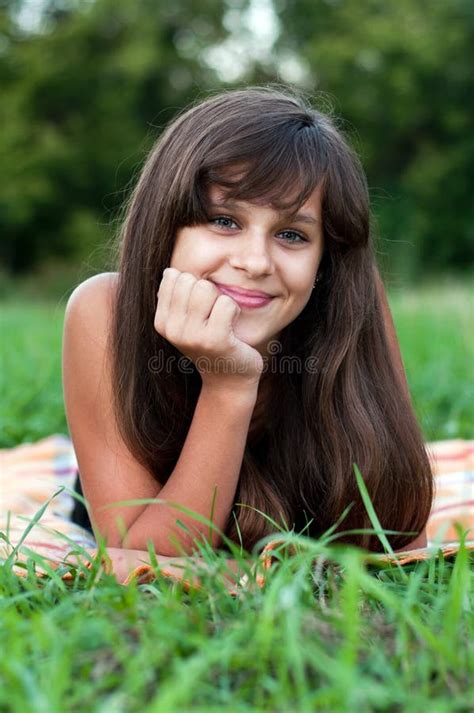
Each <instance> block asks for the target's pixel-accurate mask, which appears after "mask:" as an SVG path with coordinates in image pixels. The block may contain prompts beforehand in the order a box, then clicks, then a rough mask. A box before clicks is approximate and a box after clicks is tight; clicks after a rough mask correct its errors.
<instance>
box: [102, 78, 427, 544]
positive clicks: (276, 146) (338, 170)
mask: <svg viewBox="0 0 474 713" xmlns="http://www.w3.org/2000/svg"><path fill="white" fill-rule="evenodd" d="M237 169H238V170H237ZM237 177H238V180H237ZM210 183H215V184H218V185H219V186H221V187H222V188H224V189H225V190H226V192H228V195H229V196H231V197H233V198H236V199H241V200H250V199H251V200H259V199H262V200H265V201H266V202H268V203H272V205H274V206H277V207H284V208H293V207H294V208H298V207H299V206H300V205H301V204H302V203H304V202H305V200H307V199H308V197H309V196H310V194H311V193H312V191H313V190H314V188H315V187H316V186H317V185H319V184H321V185H322V187H323V203H322V207H323V230H324V244H325V247H324V254H323V258H322V261H321V265H320V270H321V274H322V279H321V281H319V282H318V283H317V286H316V288H315V289H314V290H313V291H312V296H311V298H310V299H309V302H308V303H307V305H306V306H305V308H304V309H303V311H302V312H301V314H300V315H299V316H298V317H297V318H296V319H295V320H294V321H293V322H292V323H291V324H289V325H288V326H287V327H286V328H285V329H284V330H283V332H282V334H281V335H280V344H281V348H282V351H281V353H280V357H282V356H283V355H290V356H291V355H295V356H299V357H300V358H301V360H305V359H307V358H308V357H312V358H313V361H312V364H317V365H318V366H319V368H317V369H311V370H307V369H303V370H295V369H287V370H280V373H278V374H274V375H273V376H272V392H271V399H272V402H273V404H278V408H274V407H272V404H271V405H270V407H269V409H268V416H267V423H266V433H265V434H264V436H263V437H262V439H261V440H260V442H259V443H258V444H252V443H251V442H247V445H246V449H245V453H244V459H243V463H242V469H241V474H240V479H239V485H238V489H237V493H236V497H235V503H239V502H242V503H245V504H247V505H249V506H251V507H250V508H249V507H238V506H236V507H235V511H234V513H235V517H234V516H233V514H232V513H231V514H230V516H229V520H228V525H227V529H226V534H227V535H228V536H229V537H230V538H231V539H233V540H234V541H235V542H237V543H238V542H239V541H240V536H239V533H238V529H239V530H240V533H241V536H242V541H243V545H244V546H245V547H246V548H247V549H251V548H252V547H253V545H254V544H255V543H256V542H257V540H258V539H259V538H260V537H262V536H264V535H266V534H269V533H270V532H272V531H274V530H275V528H274V527H273V526H272V525H271V524H270V523H269V522H268V521H267V519H265V518H264V517H262V515H260V514H258V513H257V512H255V510H254V509H252V508H256V509H258V510H260V511H262V512H264V513H266V514H267V515H269V516H270V517H272V518H273V519H274V520H276V521H277V522H281V518H283V521H285V522H286V523H287V524H288V525H289V527H292V526H295V528H296V530H297V531H299V530H301V529H302V528H303V527H304V526H305V525H306V522H307V521H308V520H311V524H310V526H309V527H308V528H307V529H306V530H305V534H310V535H312V536H314V537H317V536H318V535H321V534H322V533H323V532H324V531H325V530H327V529H328V528H329V527H330V526H331V525H333V524H334V523H335V522H336V520H337V519H338V518H339V517H340V516H341V514H342V512H343V511H344V509H345V508H346V507H347V505H349V504H350V503H351V502H352V503H353V506H352V508H351V509H350V511H349V513H348V515H347V517H346V518H345V520H344V521H343V523H342V524H341V525H340V526H339V528H338V531H342V530H344V531H346V530H348V529H351V528H364V527H371V525H370V521H369V518H368V516H367V514H366V510H365V507H364V505H363V502H362V499H361V497H360V495H359V491H358V488H357V484H356V478H355V474H354V468H353V464H354V463H356V464H357V465H358V467H359V469H360V471H361V473H362V474H363V477H364V480H365V483H366V485H367V489H368V492H369V494H370V497H371V499H372V502H373V504H374V507H375V510H376V513H377V515H378V517H379V520H380V522H381V524H382V527H383V528H384V529H389V530H398V531H415V532H420V531H421V530H422V529H423V527H424V526H425V524H426V521H427V519H428V516H429V513H430V509H431V504H432V498H433V477H432V473H431V470H430V464H429V461H428V458H427V454H426V451H425V446H424V442H423V437H422V434H421V431H420V428H419V426H418V424H417V421H416V417H415V415H414V413H413V409H412V406H411V403H410V400H409V396H408V395H407V393H406V392H405V390H404V388H403V385H402V384H401V382H400V377H399V375H398V374H397V370H396V368H395V366H394V363H393V360H392V356H391V353H390V348H389V345H388V342H387V338H386V332H385V326H384V319H383V313H382V307H381V302H380V298H379V296H378V293H377V289H376V264H375V258H374V251H373V246H372V238H371V234H370V228H369V218H370V214H369V199H368V190H367V184H366V179H365V175H364V172H363V170H362V167H361V165H360V162H359V160H358V158H357V156H356V155H355V154H354V152H353V151H352V150H351V148H350V147H349V145H348V143H347V142H346V140H345V139H344V137H343V135H342V134H341V132H340V131H339V130H338V129H337V128H336V126H335V124H334V122H333V121H332V120H331V119H330V118H329V117H328V116H326V115H325V114H323V113H321V112H319V111H317V110H315V109H314V108H312V107H311V106H310V105H309V104H308V103H307V102H306V101H305V100H303V99H302V98H301V97H300V96H298V95H295V94H294V93H293V92H291V91H288V90H283V91H282V90H281V89H275V88H273V87H268V88H266V87H264V88H258V87H257V88H248V89H242V90H235V91H227V92H224V93H220V94H218V95H215V96H212V97H210V98H208V99H207V100H205V101H203V102H201V103H199V104H197V105H195V106H193V107H191V108H189V109H188V110H186V111H185V112H183V113H182V114H181V115H180V116H179V117H178V118H176V119H175V120H174V121H173V122H172V123H171V124H170V125H169V126H168V128H167V129H166V130H165V132H164V133H163V135H162V136H161V137H160V138H159V139H158V141H157V142H156V144H155V146H154V148H153V150H152V151H151V153H150V155H149V157H148V159H147V161H146V163H145V165H144V168H143V170H142V172H141V175H140V178H139V180H138V183H137V185H136V187H135V190H134V191H133V194H132V196H131V198H130V201H129V203H128V206H127V213H126V217H125V220H124V222H123V226H122V230H121V233H120V236H119V241H120V242H119V250H120V254H119V264H118V271H119V282H118V291H117V300H116V309H115V313H114V321H113V329H112V333H111V338H112V343H111V348H112V354H113V369H114V384H115V385H116V389H115V392H114V393H115V413H116V419H117V423H118V425H119V428H120V431H121V434H122V437H123V438H124V440H125V442H126V443H127V445H128V447H129V448H130V450H131V452H132V453H133V454H134V455H135V457H136V458H137V460H139V461H140V462H141V463H142V464H143V465H144V466H145V467H146V468H147V469H148V470H149V471H150V472H151V473H153V474H154V476H155V477H156V479H157V480H158V481H159V482H160V483H165V482H166V480H167V478H168V477H169V475H170V473H171V472H172V470H173V468H174V466H175V465H176V462H177V460H178V457H179V454H180V452H181V449H182V446H183V443H184V440H185V438H186V435H187V432H188V429H189V426H190V424H191V421H192V418H193V414H194V409H195V405H196V401H197V398H198V395H199V390H200V386H201V378H200V376H199V373H198V372H197V370H196V369H195V368H194V369H189V370H188V371H189V372H190V373H184V371H183V370H179V369H178V368H171V369H170V370H167V371H166V372H165V373H163V372H162V371H158V372H157V371H156V370H154V369H153V368H151V366H150V365H151V364H153V359H155V360H156V357H157V355H158V354H160V353H161V355H162V357H163V359H162V363H167V364H168V363H171V362H172V361H173V360H170V359H169V357H171V356H174V357H175V361H174V362H173V363H174V364H176V363H177V360H178V359H179V358H180V357H181V358H183V356H182V354H181V353H180V352H179V351H178V350H177V349H176V348H175V347H174V346H173V345H172V344H170V343H169V342H168V341H167V340H166V339H164V338H163V337H162V336H161V335H160V334H158V333H157V332H156V330H155V329H154V326H153V322H154V314H155V310H156V293H157V291H158V288H159V285H160V281H161V277H162V273H163V270H164V268H165V267H167V266H168V265H169V264H170V260H171V254H172V250H173V245H174V240H175V235H176V231H177V230H178V228H180V227H182V226H186V225H193V224H199V223H201V222H204V221H205V220H206V196H207V189H208V186H209V184H210ZM290 199H291V200H290ZM189 363H191V362H189ZM235 520H237V523H238V528H237V526H236V522H235ZM412 539H413V536H410V535H408V536H407V535H392V536H389V541H390V542H391V545H392V547H393V548H395V549H397V548H401V547H403V546H404V545H406V544H408V543H409V542H410V541H411V540H412ZM340 541H343V542H352V543H355V544H358V545H360V546H362V547H365V548H367V549H369V550H373V551H377V550H380V549H381V544H380V541H379V539H378V537H377V536H376V535H367V534H358V535H351V536H344V537H342V538H341V540H340Z"/></svg>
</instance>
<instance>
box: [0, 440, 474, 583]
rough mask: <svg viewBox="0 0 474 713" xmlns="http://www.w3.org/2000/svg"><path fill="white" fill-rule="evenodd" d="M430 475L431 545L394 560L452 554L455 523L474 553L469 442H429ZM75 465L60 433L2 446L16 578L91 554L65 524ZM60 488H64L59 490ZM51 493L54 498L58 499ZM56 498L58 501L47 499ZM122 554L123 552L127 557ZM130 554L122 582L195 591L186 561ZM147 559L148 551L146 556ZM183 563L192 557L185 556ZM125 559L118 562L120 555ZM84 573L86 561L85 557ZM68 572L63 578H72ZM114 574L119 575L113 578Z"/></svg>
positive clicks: (267, 555) (1, 476)
mask: <svg viewBox="0 0 474 713" xmlns="http://www.w3.org/2000/svg"><path fill="white" fill-rule="evenodd" d="M427 452H428V455H429V457H430V461H431V464H432V468H433V472H434V474H435V479H436V495H435V500H434V503H433V508H432V512H431V516H430V518H429V521H428V523H427V534H428V547H426V548H420V549H418V550H412V551H410V552H404V553H401V554H399V555H397V556H396V559H397V560H398V561H399V562H401V563H402V564H406V563H408V562H413V561H416V560H422V559H427V558H429V557H431V556H432V555H433V553H435V554H436V553H439V551H440V550H441V551H442V552H443V554H444V556H445V557H448V556H452V555H454V554H455V553H456V552H457V550H458V549H459V536H458V532H457V530H456V528H455V523H459V524H460V526H461V528H462V531H466V530H469V529H470V532H468V535H467V540H466V546H467V547H468V548H469V549H474V539H472V538H473V531H474V441H466V440H460V439H456V440H450V441H437V442H431V443H428V444H427ZM76 472H77V461H76V457H75V454H74V449H73V446H72V443H71V440H70V439H69V438H68V437H66V436H63V435H58V434H55V435H52V436H48V437H47V438H43V439H42V440H40V441H38V442H36V443H26V444H22V445H19V446H16V447H14V448H9V449H0V492H1V496H2V498H1V507H0V531H1V532H3V533H4V535H5V537H6V541H5V540H2V541H1V543H0V561H2V560H3V561H5V560H6V558H7V557H8V556H9V554H10V553H11V552H12V550H13V548H14V547H15V546H17V545H18V544H19V543H20V542H21V545H20V547H19V548H18V551H17V552H16V554H15V562H16V564H14V565H13V568H14V571H15V572H16V573H17V574H19V575H20V576H21V575H24V574H25V569H24V567H22V565H21V563H24V562H26V560H27V559H28V557H29V553H30V552H31V551H32V552H34V553H36V554H37V555H40V556H41V557H44V559H45V560H46V562H47V564H48V566H49V567H51V568H53V569H55V568H57V567H58V566H59V565H63V564H67V563H71V561H72V560H71V559H70V558H69V559H68V556H69V554H70V553H71V550H73V549H74V548H78V547H80V548H83V549H84V550H85V551H86V552H89V553H91V554H92V555H93V554H94V552H95V549H96V542H95V541H94V539H93V538H92V537H91V535H90V534H89V533H88V532H87V531H86V530H84V529H83V528H81V527H79V526H78V525H76V524H74V523H72V522H71V521H70V515H71V512H72V508H73V498H72V496H71V495H70V493H69V492H68V490H69V491H72V490H73V487H74V480H75V475H76ZM61 486H64V487H65V489H64V490H62V491H61V492H58V491H60V490H61ZM55 493H56V495H55ZM53 495H55V497H52V496H53ZM49 498H52V500H51V501H50V503H49V504H48V506H47V507H46V509H45V511H44V513H43V514H42V516H41V518H40V519H39V521H38V522H37V523H36V524H35V525H34V526H33V527H32V528H31V530H30V531H29V532H28V533H27V534H26V536H25V531H26V529H27V527H28V526H29V524H30V523H31V521H32V519H33V518H34V517H35V515H37V513H38V511H39V510H40V508H41V507H42V506H43V505H44V504H45V503H46V502H47V501H48V499H49ZM278 542H279V540H278V538H275V540H273V541H272V542H270V543H269V544H267V545H266V547H265V548H264V549H263V551H262V553H261V555H260V559H261V564H262V567H263V570H264V571H265V570H266V569H268V567H269V566H271V564H272V561H273V557H272V551H273V550H274V549H275V548H276V547H277V545H278ZM126 552H127V551H125V553H126ZM140 554H141V553H135V554H134V556H133V557H132V556H130V558H129V565H128V569H127V571H126V573H125V575H124V574H123V572H122V573H121V575H120V581H121V582H122V583H123V584H127V583H128V582H130V581H131V580H132V579H136V580H137V581H138V582H139V583H142V582H149V581H151V580H153V579H154V578H155V577H156V576H157V574H159V575H162V576H165V577H171V578H173V579H175V580H180V581H181V583H182V585H183V586H184V587H185V588H191V587H199V586H200V585H199V580H197V579H195V578H192V577H191V578H190V577H188V576H187V574H185V565H186V562H185V560H186V558H170V557H161V556H158V557H157V559H158V564H159V573H157V572H156V571H155V570H154V569H153V568H152V567H151V566H150V565H149V564H146V563H145V560H143V561H142V560H141V559H140V557H139V555H140ZM144 554H145V553H144ZM374 558H375V559H377V558H378V559H379V560H380V562H386V561H387V560H393V557H390V556H389V555H371V556H370V559H371V561H373V560H374ZM187 559H188V560H189V559H190V558H187ZM121 560H123V557H121ZM81 561H82V563H83V564H84V566H85V567H86V568H88V567H90V566H91V561H90V559H84V558H82V560H81ZM102 565H103V570H104V571H105V572H109V573H111V572H114V573H117V572H116V570H118V568H119V565H118V560H117V559H116V560H115V561H114V560H113V559H110V558H105V559H104V560H103V562H102ZM36 573H37V574H38V576H45V575H46V573H47V569H44V568H42V567H41V565H38V566H37V567H36ZM72 576H73V575H72V574H71V573H70V572H66V573H65V574H63V578H64V579H71V578H72ZM117 576H118V575H117ZM256 581H257V584H259V585H260V586H262V585H263V584H264V576H263V575H262V574H258V575H257V577H256ZM247 582H248V579H247V578H246V577H244V578H242V579H241V580H240V581H239V583H238V584H237V585H236V584H235V583H234V584H233V585H231V584H228V585H226V586H227V588H228V590H229V591H230V592H231V593H232V594H237V593H238V591H241V588H242V586H244V585H245V584H246V583H247Z"/></svg>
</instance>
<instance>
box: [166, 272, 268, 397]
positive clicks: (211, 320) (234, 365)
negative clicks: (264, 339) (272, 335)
mask: <svg viewBox="0 0 474 713" xmlns="http://www.w3.org/2000/svg"><path fill="white" fill-rule="evenodd" d="M240 312H241V308H240V306H239V305H238V304H237V302H235V301H234V300H233V299H232V297H229V296H228V295H223V294H221V293H220V291H219V289H218V288H217V287H216V285H214V284H213V283H212V282H210V281H209V280H204V279H197V278H196V277H194V275H192V274H191V273H189V272H181V271H180V270H177V269H176V268H174V267H167V268H166V269H165V270H164V272H163V279H162V281H161V284H160V288H159V290H158V304H157V308H156V314H155V321H154V327H155V329H156V331H157V332H158V333H159V334H161V335H162V336H163V337H164V338H165V339H167V340H168V341H169V342H171V344H173V345H174V346H175V347H176V348H177V349H179V351H180V352H182V353H183V354H184V355H185V356H186V357H188V358H189V359H191V361H192V362H193V363H194V364H195V366H196V368H197V370H198V371H199V373H200V374H201V378H202V381H203V384H204V383H212V384H213V385H214V384H218V385H219V386H239V385H244V384H245V383H249V382H250V383H258V381H259V379H260V376H261V375H262V372H263V368H264V363H263V358H262V356H261V354H260V353H259V352H258V351H257V350H256V349H254V348H253V347H251V346H250V345H249V344H246V343H245V342H243V341H241V340H240V339H238V338H237V337H236V336H235V334H234V329H233V325H234V323H235V320H236V319H237V318H238V316H239V314H240Z"/></svg>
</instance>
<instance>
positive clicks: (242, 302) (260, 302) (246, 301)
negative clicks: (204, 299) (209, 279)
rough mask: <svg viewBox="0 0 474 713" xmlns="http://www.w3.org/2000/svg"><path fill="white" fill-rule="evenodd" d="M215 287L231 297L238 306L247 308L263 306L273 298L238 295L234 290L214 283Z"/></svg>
mask: <svg viewBox="0 0 474 713" xmlns="http://www.w3.org/2000/svg"><path fill="white" fill-rule="evenodd" d="M216 287H217V288H218V289H219V292H221V293H222V294H223V295H228V297H232V299H233V300H235V302H237V304H238V305H239V307H245V308H249V309H255V308H257V307H265V306H266V305H268V304H270V302H271V301H272V299H273V297H244V296H243V295H238V294H236V293H235V292H232V291H231V290H226V289H225V287H221V286H220V285H216Z"/></svg>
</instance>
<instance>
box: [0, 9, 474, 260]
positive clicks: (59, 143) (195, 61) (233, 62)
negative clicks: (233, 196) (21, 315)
mask: <svg viewBox="0 0 474 713" xmlns="http://www.w3.org/2000/svg"><path fill="white" fill-rule="evenodd" d="M29 5H32V3H28V2H27V0H7V1H5V0H0V83H1V85H2V102H1V105H0V118H1V119H2V125H3V126H4V127H5V129H4V131H3V132H2V133H1V134H0V169H1V170H2V175H3V177H4V180H3V182H2V185H1V187H0V231H1V234H2V242H1V247H0V259H1V260H2V261H3V263H4V264H5V265H6V267H7V268H8V269H9V270H11V271H14V272H16V273H18V272H21V271H26V270H29V269H30V268H31V267H33V266H35V265H36V264H38V263H39V262H41V261H43V260H44V259H45V258H47V257H49V256H56V257H59V258H61V257H62V258H64V259H68V258H70V259H71V260H72V259H76V260H77V259H84V258H85V257H87V258H89V259H90V256H91V254H92V253H93V251H94V250H95V249H96V248H97V247H98V246H99V252H96V253H95V255H96V256H98V255H100V250H101V249H100V246H102V245H105V244H106V242H107V238H108V237H109V236H110V235H111V233H112V231H113V230H114V223H113V221H114V218H115V217H116V216H117V215H118V209H119V206H120V205H121V204H122V203H123V201H124V199H125V198H126V196H127V194H128V189H129V187H130V185H131V182H132V180H133V178H134V177H135V176H136V175H137V173H138V171H139V169H140V167H141V165H142V162H143V159H144V157H145V155H146V152H147V150H148V149H149V147H150V145H151V143H152V141H153V140H154V138H155V137H156V135H157V134H158V133H159V131H160V129H161V127H163V126H164V124H165V123H166V122H167V121H168V120H169V119H170V118H171V117H172V116H173V114H174V113H176V112H177V111H178V110H179V109H180V108H181V107H182V106H184V105H185V104H187V103H188V102H189V101H192V100H193V99H194V98H195V97H196V96H197V95H200V96H205V95H206V94H207V93H208V92H209V91H210V90H212V89H214V88H218V87H219V86H234V84H233V82H236V83H238V84H248V83H249V82H251V83H259V82H266V81H274V80H280V81H281V80H283V81H293V82H294V83H295V84H297V85H298V84H299V85H300V86H301V87H302V89H304V90H305V91H306V92H307V93H308V94H309V95H310V96H311V97H318V95H319V98H320V102H319V103H320V105H321V106H322V108H323V109H327V108H328V106H330V105H331V104H333V105H334V109H333V110H334V113H335V114H336V115H338V116H341V117H343V119H342V120H341V121H340V125H341V127H342V128H343V129H345V130H346V132H348V133H349V136H350V138H351V140H352V142H353V143H355V146H356V149H357V150H358V151H359V152H360V153H361V155H362V159H363V162H364V166H365V168H366V170H367V173H368V177H369V185H370V186H371V193H372V202H373V207H374V210H375V215H376V218H377V222H378V232H379V233H380V234H381V236H382V238H383V241H382V242H381V243H380V244H379V250H380V251H381V253H382V254H388V256H389V258H390V266H391V268H394V269H395V271H397V272H399V273H405V274H406V273H410V272H411V273H412V274H415V273H417V272H419V271H433V270H439V269H443V268H446V267H448V268H457V269H459V268H462V267H463V266H465V265H467V264H468V263H471V264H472V259H473V246H474V239H473V238H474V236H473V232H474V228H473V226H474V215H473V210H474V209H473V201H472V199H471V194H472V166H473V165H474V134H473V126H472V123H473V118H472V113H471V111H470V107H471V103H470V100H472V96H473V89H474V87H473V84H474V79H473V75H472V70H471V67H472V65H473V59H474V57H473V54H474V5H473V4H472V2H471V0H442V1H435V2H432V1H429V0H365V2H363V3H361V2H359V1H358V0H273V7H274V8H275V12H276V16H277V20H276V31H275V32H274V35H275V37H276V42H275V45H274V47H273V51H270V50H269V48H270V49H271V42H273V39H274V38H273V36H272V32H273V30H272V31H268V28H267V31H265V27H264V25H265V22H266V21H267V20H268V8H270V12H271V7H272V5H271V0H218V1H216V0H200V1H199V2H198V0H175V1H174V2H173V3H170V4H168V3H164V2H163V3H162V2H157V1H156V0H134V1H130V0H42V3H36V4H35V5H36V7H40V8H42V10H41V13H40V16H39V18H37V20H38V21H37V22H36V27H35V28H34V29H31V27H30V28H29V29H26V28H25V25H27V24H28V22H30V24H31V18H29V20H28V13H26V10H28V6H29ZM265 7H266V8H267V10H266V12H267V15H266V16H265V12H264V10H265ZM246 13H247V15H246ZM265 17H266V18H267V19H265ZM25 18H26V20H28V22H25ZM252 23H253V25H254V26H255V27H254V28H253V30H254V31H253V33H252ZM273 23H274V24H275V17H274V16H273ZM271 24H272V23H271V22H270V24H269V28H270V30H271V27H270V25H271ZM257 30H258V31H257ZM270 36H272V39H271V40H269V39H268V38H269V37H270ZM229 38H231V41H230V43H229V42H228V40H229ZM219 43H222V44H221V49H219V50H218V51H217V52H216V51H213V52H211V53H209V48H210V47H214V48H215V47H216V46H218V45H219ZM252 43H253V45H254V47H253V46H252ZM269 43H270V44H269ZM232 47H233V48H234V53H236V54H235V56H233V55H232V52H231V51H230V50H231V48H232ZM242 48H244V50H242ZM237 49H239V50H240V55H239V52H237ZM210 57H214V62H212V61H211V62H210V65H212V69H211V67H210V66H209V65H208V64H207V63H206V60H207V59H209V58H210ZM226 57H227V59H226V61H225V62H224V59H225V58H226ZM239 63H240V64H241V67H243V70H242V71H241V69H239ZM226 67H227V73H228V76H227V77H226V72H225V71H224V70H225V68H226ZM229 68H230V69H231V70H232V71H230V69H229ZM218 77H219V78H220V79H219V80H218ZM226 81H227V85H226V84H225V82H226ZM104 255H105V253H104ZM381 257H382V258H383V255H382V256H381ZM99 259H100V258H99ZM382 263H383V259H382ZM96 267H98V268H100V267H101V265H100V264H98V265H96Z"/></svg>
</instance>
